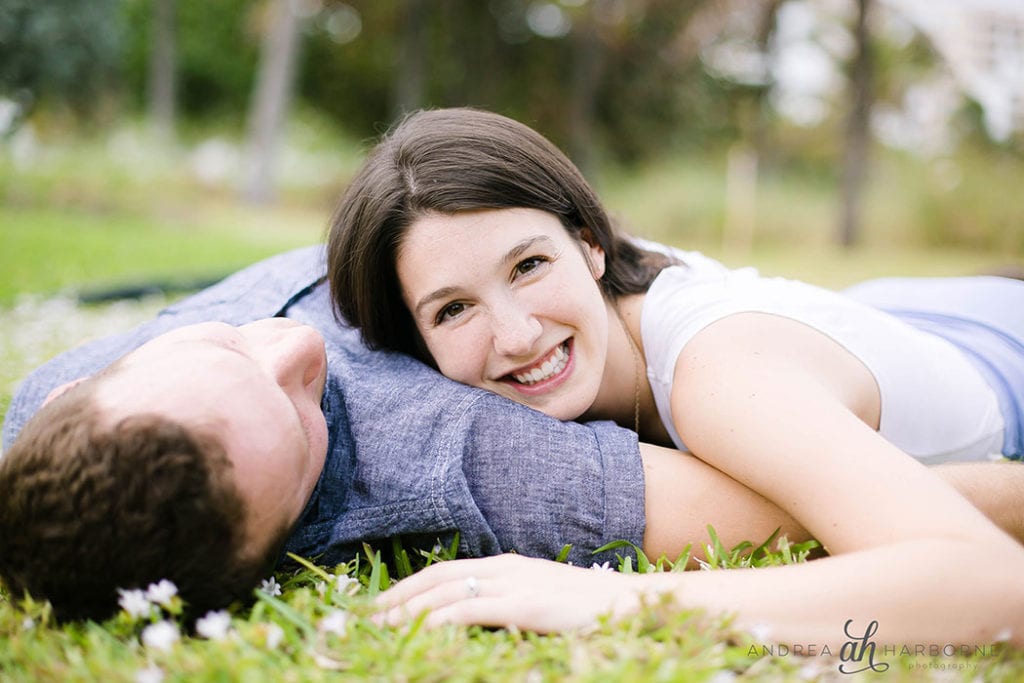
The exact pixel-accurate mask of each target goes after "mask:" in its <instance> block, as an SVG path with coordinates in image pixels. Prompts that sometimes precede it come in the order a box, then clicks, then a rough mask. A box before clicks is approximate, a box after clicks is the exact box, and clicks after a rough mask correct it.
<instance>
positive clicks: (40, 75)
mask: <svg viewBox="0 0 1024 683" xmlns="http://www.w3.org/2000/svg"><path fill="white" fill-rule="evenodd" d="M119 10H120V8H119V0H92V1H91V2H86V3H82V2H77V1H76V0H3V2H2V3H0V96H2V97H6V98H10V99H12V100H14V101H15V102H17V103H18V104H19V106H20V108H21V112H22V116H23V117H24V116H27V115H28V113H29V112H30V111H31V110H32V109H33V108H34V107H35V106H36V104H38V103H39V102H40V101H44V100H49V101H53V102H58V103H62V104H69V105H71V106H72V107H74V108H75V109H76V110H77V111H78V112H79V113H82V114H87V113H91V112H92V111H93V109H94V107H95V106H96V105H97V104H98V103H99V102H101V101H102V97H100V95H102V94H103V93H105V92H107V91H108V89H109V87H110V84H111V81H112V76H113V75H114V74H115V72H116V70H117V64H118V58H119V57H120V50H121V45H122V37H123V33H122V25H121V21H120V18H121V14H120V11H119Z"/></svg>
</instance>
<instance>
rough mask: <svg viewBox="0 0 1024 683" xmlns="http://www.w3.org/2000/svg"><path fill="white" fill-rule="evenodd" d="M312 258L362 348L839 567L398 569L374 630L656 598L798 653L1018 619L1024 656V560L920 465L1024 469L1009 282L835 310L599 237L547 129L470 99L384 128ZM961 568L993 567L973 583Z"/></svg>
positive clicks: (501, 564)
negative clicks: (787, 518)
mask: <svg viewBox="0 0 1024 683" xmlns="http://www.w3.org/2000/svg"><path fill="white" fill-rule="evenodd" d="M328 252H329V266H328V269H329V276H330V278H331V291H332V295H333V297H334V299H335V303H336V304H337V306H338V308H339V310H340V311H341V312H342V314H344V315H345V316H346V317H347V318H348V319H349V320H350V321H352V322H353V323H354V324H355V325H357V326H358V327H360V328H361V329H362V332H363V336H364V338H365V339H366V340H367V342H369V343H370V344H371V345H374V346H377V347H384V348H390V349H396V350H400V351H407V352H411V353H415V354H417V355H419V356H420V357H421V358H422V359H424V360H426V361H427V362H430V363H433V364H434V365H435V367H437V369H439V370H440V371H441V372H442V373H444V374H446V375H448V376H449V377H451V378H453V379H456V380H458V381H461V382H463V383H466V384H470V385H473V386H476V387H481V388H484V389H489V390H491V391H493V392H495V393H497V394H500V395H502V396H505V397H507V398H510V399H512V400H514V401H516V402H519V403H523V404H526V405H528V406H531V407H533V408H536V409H537V410H540V411H543V412H545V413H548V414H549V415H553V416H556V417H559V418H561V419H565V420H575V419H579V420H594V419H612V420H615V421H616V422H618V423H619V424H620V425H622V426H625V427H633V428H635V429H636V430H637V431H638V432H639V434H640V436H641V437H642V438H643V439H645V440H647V441H653V442H657V443H660V444H666V445H667V444H672V445H674V446H675V447H677V448H678V449H680V450H684V451H688V452H690V453H692V454H693V455H694V456H696V457H697V458H699V459H700V460H702V461H704V462H705V463H706V464H708V465H711V466H712V467H714V468H716V469H717V470H719V471H721V472H722V473H723V474H724V475H726V476H727V477H729V478H730V479H732V480H735V481H737V482H740V483H742V484H744V485H745V486H747V487H749V488H750V489H752V490H753V491H756V492H757V493H758V494H760V495H761V496H763V497H764V498H766V499H767V500H769V501H772V502H774V503H775V504H777V505H779V507H781V508H782V509H783V510H785V511H786V512H787V513H789V514H790V515H792V516H793V518H794V519H796V520H798V521H799V522H800V523H801V524H802V525H804V527H805V528H806V529H808V530H809V531H810V532H811V533H812V534H813V535H814V536H815V537H816V538H818V539H819V540H820V541H821V542H822V543H823V544H824V546H825V547H826V548H827V549H828V551H829V553H830V554H832V555H833V557H830V558H827V559H824V560H820V561H816V562H812V563H810V564H807V565H802V566H797V567H786V568H782V569H779V570H771V571H759V572H733V573H728V572H727V573H714V574H698V575H692V574H687V575H672V576H668V577H657V578H649V577H610V578H606V577H600V578H595V577H591V576H583V575H580V574H577V573H576V572H575V571H574V570H572V569H571V568H568V569H567V568H564V567H557V566H554V565H551V564H550V563H544V562H536V561H531V560H522V559H519V558H503V559H501V560H481V561H469V562H466V563H462V564H455V565H453V566H448V567H437V568H431V569H430V570H429V571H427V572H424V573H423V574H421V575H420V576H417V577H413V578H412V579H410V580H409V581H408V582H407V583H406V584H405V585H404V586H402V587H399V588H398V589H396V590H395V591H394V592H393V593H391V594H389V596H386V597H385V598H384V599H383V602H384V605H385V606H387V607H389V608H390V611H389V612H388V613H387V616H386V619H388V620H398V619H401V618H403V617H404V616H408V615H410V614H414V613H415V612H417V611H419V610H421V609H424V608H431V609H434V610H435V612H434V614H433V615H432V617H431V619H432V620H433V621H459V622H474V623H484V624H492V625H504V624H516V625H519V626H525V627H528V628H538V629H541V630H551V629H558V628H568V627H574V626H582V625H585V624H587V623H591V622H592V620H593V619H594V618H595V617H596V615H597V614H599V613H601V612H606V611H611V612H614V613H621V612H625V611H631V610H633V609H635V608H636V606H637V605H638V604H640V603H641V602H643V601H644V600H652V599H656V597H657V596H659V595H665V594H668V595H671V596H673V597H674V598H675V599H676V600H678V601H679V603H680V604H681V605H682V606H683V607H690V608H694V607H696V608H704V609H708V610H711V611H715V612H719V611H728V612H735V613H737V616H738V623H739V624H741V625H745V626H748V627H753V626H758V625H762V626H763V625H766V624H767V625H768V626H769V628H770V629H771V630H772V633H773V636H776V637H779V638H783V639H787V640H794V641H798V642H799V641H804V642H815V641H817V642H823V643H824V642H829V643H835V642H836V640H835V638H836V637H838V636H839V635H840V634H841V625H842V624H843V623H844V621H845V620H847V619H850V618H855V619H857V620H858V622H859V621H863V622H864V623H868V622H870V621H878V623H880V624H883V625H884V628H885V629H886V632H885V633H884V634H881V633H880V634H879V637H880V638H883V639H885V640H886V642H899V641H900V640H902V639H906V640H907V641H910V640H915V641H919V642H948V641H949V639H953V640H954V642H960V641H963V642H985V641H987V640H991V639H993V638H995V637H996V636H997V635H998V634H1001V633H1005V632H1006V629H1010V631H1011V632H1012V636H1013V638H1014V639H1015V640H1019V641H1020V642H1021V643H1024V588H1021V586H1020V582H1019V580H1018V578H1017V576H1019V572H1021V571H1024V549H1022V548H1021V547H1020V546H1019V545H1017V544H1016V543H1015V542H1014V541H1013V540H1011V539H1010V538H1008V537H1007V536H1005V535H1004V534H1003V533H1002V532H1001V531H1000V530H998V529H997V528H996V527H995V526H993V525H992V524H991V523H990V522H989V521H988V520H986V519H985V518H984V517H983V516H982V515H980V514H979V513H978V511H977V510H976V509H974V508H973V507H971V506H970V505H969V504H968V503H967V502H966V501H965V500H964V499H963V498H962V497H960V496H959V495H958V494H957V493H956V492H955V491H953V490H952V488H950V487H949V486H948V485H947V484H945V483H944V482H943V481H941V480H940V479H939V478H938V477H937V476H936V475H935V474H934V473H933V472H931V471H929V470H928V469H927V468H925V467H923V466H922V462H929V463H934V462H942V461H947V460H983V459H986V458H989V457H990V456H992V455H993V454H998V453H1000V451H1001V452H1002V454H1004V455H1006V456H1007V457H1011V458H1019V457H1021V456H1022V455H1024V443H1022V429H1024V426H1022V425H1024V420H1022V415H1021V410H1022V408H1021V407H1022V406H1024V283H1020V282H1016V281H1011V280H1006V279H1002V278H960V279H946V280H928V281H923V280H893V281H885V282H876V283H872V284H869V285H864V286H862V287H860V288H857V289H855V290H852V291H851V292H850V293H849V294H848V295H841V294H838V293H834V292H829V291H825V290H822V289H819V288H816V287H813V286H811V285H808V284H804V283H800V282H795V281H789V280H782V279H767V278H761V277H760V276H759V275H758V274H757V273H756V272H754V271H752V270H750V269H741V270H736V271H732V270H729V269H727V268H725V267H724V266H722V265H721V264H718V263H716V262H714V261H712V260H711V259H707V258H706V257H704V256H702V255H700V254H696V253H692V252H679V251H675V250H670V249H667V248H658V247H657V246H652V249H651V250H648V249H645V248H643V247H641V246H639V245H638V243H636V242H634V241H631V240H629V239H628V238H626V237H624V236H621V235H617V234H616V233H615V231H614V230H613V229H612V226H611V224H610V222H609V220H608V218H607V215H606V213H605V212H604V210H603V208H602V207H601V204H600V201H599V200H598V199H597V197H596V195H595V194H594V192H593V190H592V189H591V188H590V187H589V186H588V185H587V183H586V181H585V180H584V179H583V178H582V176H581V175H580V173H579V172H578V170H576V169H575V167H574V166H573V165H572V164H571V162H569V161H568V159H566V158H565V157H564V155H562V154H561V153H560V152H559V151H558V150H557V149H556V148H554V147H553V146H552V145H551V144H550V143H549V142H547V141H546V140H545V139H544V138H543V137H541V136H540V135H539V134H538V133H536V132H535V131H532V130H531V129H529V128H528V127H526V126H523V125H521V124H518V123H516V122H514V121H511V120H509V119H506V118H504V117H501V116H498V115H495V114H490V113H487V112H480V111H475V110H466V109H456V110H439V111H431V112H421V113H418V114H414V115H412V116H410V117H409V118H407V119H406V120H405V121H403V122H402V123H401V124H400V125H399V126H398V127H397V128H396V129H394V130H393V131H392V132H391V133H389V134H388V135H387V136H385V138H384V139H383V140H382V141H381V143H380V144H379V145H378V146H377V147H376V148H375V149H374V151H373V152H372V153H371V155H370V156H369V158H368V159H367V161H366V163H365V165H364V166H363V168H362V169H361V171H360V172H359V173H358V174H357V175H356V177H355V179H354V180H353V182H352V184H351V185H350V187H349V188H348V190H347V191H346V194H345V195H344V197H343V198H342V200H341V203H340V204H339V207H338V210H337V212H336V214H335V217H334V220H333V222H332V229H331V235H330V244H329V249H328ZM858 299H860V300H858ZM937 367H941V368H942V370H943V371H942V372H941V373H938V372H935V368H937ZM648 485H649V486H653V485H654V482H648ZM866 501H870V504H867V503H866ZM683 504H685V501H680V502H679V505H683ZM709 514H710V511H709ZM649 523H652V524H653V523H655V520H653V519H652V520H649ZM972 557H990V558H991V557H997V558H998V560H997V561H996V562H995V563H994V565H992V564H991V563H987V564H989V565H990V566H987V567H986V569H985V570H983V573H984V574H985V576H984V577H981V576H980V575H979V574H978V572H979V569H978V567H977V566H976V562H975V561H974V560H973V559H971V558H972ZM467 585H472V586H473V587H474V589H473V590H471V591H467V590H466V589H465V587H466V586H467ZM892 595H900V596H901V597H900V600H898V601H893V600H892V599H891V598H890V596H892ZM478 597H479V598H481V599H479V600H478V599H477V598H478ZM556 598H557V600H558V601H559V602H558V603H557V604H556V603H555V602H553V600H555V599H556ZM403 609H404V610H405V612H403ZM556 610H557V611H558V614H554V611H556ZM830 629H832V630H830Z"/></svg>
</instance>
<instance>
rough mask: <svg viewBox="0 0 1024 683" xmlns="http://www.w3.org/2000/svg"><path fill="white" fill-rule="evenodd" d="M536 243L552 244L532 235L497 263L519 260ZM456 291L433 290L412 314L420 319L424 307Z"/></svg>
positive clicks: (447, 289)
mask: <svg viewBox="0 0 1024 683" xmlns="http://www.w3.org/2000/svg"><path fill="white" fill-rule="evenodd" d="M538 242H549V243H550V242H552V240H551V238H550V237H548V236H547V235H533V236H531V237H527V238H526V239H524V240H522V241H520V242H518V243H516V244H515V245H513V246H512V248H511V249H509V250H508V251H507V252H505V255H504V256H502V257H501V259H500V260H499V263H511V262H513V261H516V260H518V259H519V257H520V256H522V255H523V254H524V253H526V252H527V251H528V250H529V249H530V248H531V247H533V246H535V245H536V244H537V243H538ZM457 291H458V288H457V287H441V288H440V289H435V290H434V291H433V292H431V293H430V294H427V295H426V296H424V297H423V298H421V299H420V300H419V301H418V302H417V303H416V309H415V311H414V314H415V316H416V317H420V314H421V311H422V310H423V308H424V307H425V306H428V305H429V304H432V303H434V302H435V301H437V300H438V299H446V298H448V297H449V296H451V295H452V294H455V293H456V292H457Z"/></svg>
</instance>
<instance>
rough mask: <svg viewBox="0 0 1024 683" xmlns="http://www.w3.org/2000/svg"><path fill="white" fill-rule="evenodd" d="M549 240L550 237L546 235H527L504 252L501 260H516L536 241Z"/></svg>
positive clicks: (507, 261)
mask: <svg viewBox="0 0 1024 683" xmlns="http://www.w3.org/2000/svg"><path fill="white" fill-rule="evenodd" d="M551 241H552V240H551V238H550V237H548V236H547V235H533V236H531V237H527V238H526V239H524V240H522V241H521V242H519V243H517V244H516V245H514V246H513V247H512V248H511V249H509V250H508V251H507V252H505V256H504V257H502V259H501V262H502V263H510V262H512V261H517V260H519V257H520V256H522V255H523V254H524V253H525V252H526V251H528V250H529V249H530V248H531V247H533V246H535V245H536V244H537V243H538V242H548V243H550V242H551Z"/></svg>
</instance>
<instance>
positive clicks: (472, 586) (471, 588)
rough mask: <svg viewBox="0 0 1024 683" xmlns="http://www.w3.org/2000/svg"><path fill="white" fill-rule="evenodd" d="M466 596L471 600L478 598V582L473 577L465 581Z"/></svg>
mask: <svg viewBox="0 0 1024 683" xmlns="http://www.w3.org/2000/svg"><path fill="white" fill-rule="evenodd" d="M466 595H468V596H469V597H471V598H476V597H480V582H479V581H477V580H476V577H475V576H470V577H469V578H467V579H466Z"/></svg>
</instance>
